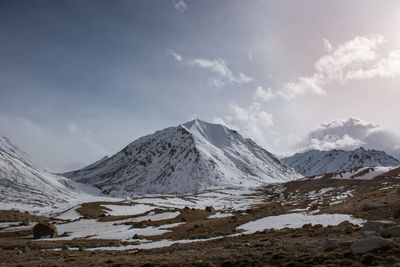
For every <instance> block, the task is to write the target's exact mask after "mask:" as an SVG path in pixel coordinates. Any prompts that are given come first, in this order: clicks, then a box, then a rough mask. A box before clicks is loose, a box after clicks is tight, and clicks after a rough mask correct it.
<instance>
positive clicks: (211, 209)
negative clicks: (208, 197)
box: [205, 206, 215, 212]
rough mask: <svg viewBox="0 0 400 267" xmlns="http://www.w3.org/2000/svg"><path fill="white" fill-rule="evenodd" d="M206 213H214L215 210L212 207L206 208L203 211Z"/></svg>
mask: <svg viewBox="0 0 400 267" xmlns="http://www.w3.org/2000/svg"><path fill="white" fill-rule="evenodd" d="M205 210H206V211H207V212H215V209H214V207H213V206H207V207H206V209H205Z"/></svg>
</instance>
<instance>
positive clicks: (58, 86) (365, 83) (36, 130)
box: [0, 0, 400, 170]
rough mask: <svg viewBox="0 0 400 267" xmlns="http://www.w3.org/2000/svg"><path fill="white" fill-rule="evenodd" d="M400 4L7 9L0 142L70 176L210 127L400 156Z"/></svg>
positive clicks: (53, 4) (282, 144) (285, 145)
mask: <svg viewBox="0 0 400 267" xmlns="http://www.w3.org/2000/svg"><path fill="white" fill-rule="evenodd" d="M399 13H400V2H399V1H384V2H383V1H382V3H381V2H379V3H377V1H372V0H358V1H347V0H339V1H319V0H306V1H297V0H292V1H290V0H289V1H265V0H254V1H240V0H233V1H227V0H218V1H215V0H203V1H194V0H184V1H183V0H171V1H169V0H166V1H153V0H149V1H122V0H116V1H103V0H97V1H79V0H76V1H75V0H73V1H52V0H41V1H35V3H32V1H28V0H26V1H24V0H18V1H1V3H0V18H1V23H0V30H1V32H2V34H1V37H0V38H1V40H0V58H1V61H0V70H1V72H0V135H3V136H7V137H8V138H9V139H10V140H11V141H12V142H13V143H15V144H16V145H17V146H19V147H21V148H22V149H23V150H25V151H27V152H28V153H29V154H31V156H32V158H33V159H35V160H37V161H38V162H39V163H40V164H42V165H43V166H44V167H46V168H49V169H52V170H70V169H74V168H77V167H80V166H82V165H84V164H89V163H91V162H93V161H95V160H98V159H99V158H101V157H103V156H105V155H110V154H113V153H115V152H117V151H118V150H120V149H122V148H123V147H124V146H125V145H127V144H128V143H130V142H132V141H133V140H135V139H136V138H138V137H141V136H143V135H145V134H150V133H152V132H154V131H156V130H159V129H162V128H165V127H169V126H174V125H178V124H180V123H184V122H186V121H188V120H191V119H193V118H195V117H198V118H200V119H202V120H205V121H209V122H217V123H223V124H226V125H227V126H229V127H232V128H235V129H237V130H238V131H239V132H240V133H242V134H243V135H244V136H246V137H250V138H252V139H254V140H255V141H256V142H257V143H259V144H260V145H262V146H264V147H265V148H267V149H268V150H270V151H271V152H273V153H278V154H286V153H292V152H295V151H298V150H304V149H309V148H317V149H331V148H345V149H352V148H354V147H357V146H360V145H363V146H367V147H371V148H376V149H385V150H386V151H387V152H390V153H391V154H393V155H395V156H397V157H399V156H400V141H399V140H400V138H399V133H400V120H399V119H398V110H399V109H398V103H400V94H399V90H400V89H399V88H400V87H399V85H400V34H399V31H398V25H400V24H399V23H400V21H399V16H398V14H399Z"/></svg>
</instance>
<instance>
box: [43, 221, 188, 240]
mask: <svg viewBox="0 0 400 267" xmlns="http://www.w3.org/2000/svg"><path fill="white" fill-rule="evenodd" d="M118 223H121V222H118V221H110V222H99V221H97V220H95V219H87V220H86V219H84V220H79V221H75V222H70V223H65V224H56V227H57V229H58V232H59V234H60V235H62V234H63V233H69V234H70V235H69V236H64V237H57V238H51V239H46V240H72V239H74V238H89V239H117V240H123V241H127V240H131V239H132V237H133V236H134V235H135V234H137V235H143V236H152V235H161V234H164V233H167V232H170V230H168V229H169V228H174V227H176V226H178V225H180V224H183V223H173V224H166V225H161V226H158V227H155V226H150V227H146V228H132V225H126V224H118ZM42 240H43V239H42Z"/></svg>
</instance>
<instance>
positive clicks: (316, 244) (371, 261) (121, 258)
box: [0, 177, 400, 266]
mask: <svg viewBox="0 0 400 267" xmlns="http://www.w3.org/2000/svg"><path fill="white" fill-rule="evenodd" d="M277 186H278V187H281V188H282V191H281V193H276V192H275V191H274V190H275V189H276V187H277ZM329 187H332V188H334V189H332V190H331V191H330V192H329V194H328V193H327V194H322V195H321V196H320V197H319V198H318V200H317V201H314V200H311V199H310V197H309V194H308V193H309V192H310V191H318V190H320V189H321V188H329ZM399 188H400V179H394V178H388V177H380V178H377V179H374V180H370V181H365V180H363V181H361V180H354V179H350V180H333V179H319V180H302V181H293V182H289V183H286V184H283V185H270V186H267V187H265V189H264V190H262V191H260V192H259V194H263V195H265V198H266V200H265V203H263V204H259V205H255V206H253V207H252V208H251V209H248V210H247V211H238V212H234V214H233V216H230V217H224V218H216V219H207V217H208V216H209V215H210V214H211V213H209V212H206V211H204V210H196V209H188V208H185V209H181V210H180V211H181V214H180V215H179V216H178V217H177V218H174V219H170V220H164V221H156V222H152V221H147V222H144V223H139V224H133V223H132V227H146V226H150V225H163V224H166V223H173V222H181V221H184V222H185V224H182V225H180V226H178V227H176V228H173V229H172V230H173V231H172V232H169V233H166V234H164V235H161V236H154V237H151V239H153V240H160V239H184V238H185V239H192V238H196V239H197V238H208V237H213V236H221V235H228V234H232V233H235V232H236V227H237V226H238V225H240V224H243V223H245V222H248V221H252V220H255V219H258V218H262V217H266V216H270V215H278V214H283V213H287V212H288V211H289V210H292V209H295V208H306V207H310V206H312V203H313V202H317V204H315V205H314V206H316V207H313V208H315V209H319V210H320V212H321V213H345V214H353V215H354V216H356V217H360V218H365V219H380V220H394V221H396V222H397V223H400V221H399V218H398V217H394V213H393V211H394V210H396V209H397V208H398V207H399V203H400V189H399ZM349 190H352V194H353V196H350V197H348V198H346V199H344V200H343V201H342V202H340V203H337V204H334V205H330V203H331V202H332V200H331V195H332V194H340V193H343V192H346V191H349ZM101 204H102V203H87V204H85V205H83V207H82V209H81V210H79V212H80V213H81V214H82V215H84V216H88V217H90V218H97V219H99V220H117V219H118V220H119V219H121V218H126V216H122V217H121V216H104V215H102V214H104V212H105V211H104V210H103V209H102V208H101V207H100V205H101ZM103 204H106V203H103ZM113 204H115V203H113ZM157 212H161V210H160V211H157ZM142 215H143V214H142ZM25 216H32V215H29V214H24V213H19V212H16V211H0V221H15V222H18V221H22V220H23V218H25ZM129 217H135V216H129ZM31 220H32V221H40V220H49V219H46V218H41V217H37V218H36V217H34V216H32V218H31ZM360 232H361V231H360V228H359V227H354V232H352V233H346V232H345V231H344V230H343V229H341V228H339V227H336V226H335V227H321V226H314V227H310V228H300V229H287V228H286V229H282V230H265V231H263V232H257V233H255V234H251V235H240V236H237V237H225V238H222V239H217V240H212V241H206V242H196V243H188V244H175V245H172V246H170V247H166V248H158V249H151V250H132V251H89V250H87V249H86V248H90V247H99V246H116V245H123V244H124V243H121V242H120V241H117V240H83V239H82V240H68V241H34V240H32V239H31V238H30V234H31V233H30V231H28V230H27V231H18V232H7V233H0V266H316V265H322V266H393V265H394V264H395V263H397V262H399V263H400V239H395V238H393V239H392V241H393V244H392V245H391V246H390V247H389V248H387V249H384V250H380V251H375V252H373V253H367V254H364V255H354V254H353V253H352V252H351V251H350V250H349V248H346V247H341V248H339V249H335V250H332V251H325V250H324V249H323V243H324V242H325V240H326V239H330V238H333V239H337V240H338V241H351V240H357V239H361V238H362V235H361V233H360ZM146 239H150V238H149V237H146ZM65 245H68V246H69V247H81V248H82V249H81V251H78V250H59V251H52V250H47V249H49V248H60V247H63V246H65Z"/></svg>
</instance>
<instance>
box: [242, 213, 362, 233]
mask: <svg viewBox="0 0 400 267" xmlns="http://www.w3.org/2000/svg"><path fill="white" fill-rule="evenodd" d="M343 221H349V222H351V223H353V224H358V225H361V224H362V223H363V222H364V220H362V219H356V218H353V217H352V216H350V215H344V214H318V215H313V214H310V213H289V214H283V215H278V216H269V217H265V218H262V219H259V220H256V221H252V222H248V223H246V224H243V225H241V226H238V229H242V230H244V233H245V234H252V233H255V232H257V231H263V230H265V229H277V230H279V229H283V228H285V227H288V228H299V227H302V226H303V225H304V224H308V223H311V224H312V225H315V224H321V225H323V226H328V225H338V224H339V223H341V222H343Z"/></svg>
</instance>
